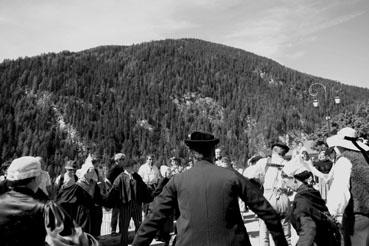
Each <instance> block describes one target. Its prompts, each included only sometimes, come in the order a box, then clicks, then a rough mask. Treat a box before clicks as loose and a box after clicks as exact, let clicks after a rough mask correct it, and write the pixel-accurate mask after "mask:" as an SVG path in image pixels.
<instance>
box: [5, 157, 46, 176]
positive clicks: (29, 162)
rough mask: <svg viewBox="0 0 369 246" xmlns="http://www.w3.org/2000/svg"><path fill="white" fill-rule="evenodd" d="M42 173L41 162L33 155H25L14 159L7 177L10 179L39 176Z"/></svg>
mask: <svg viewBox="0 0 369 246" xmlns="http://www.w3.org/2000/svg"><path fill="white" fill-rule="evenodd" d="M40 174H41V163H40V161H39V159H38V158H35V157H33V156H23V157H20V158H17V159H14V160H13V161H12V163H11V164H10V166H9V168H8V170H7V175H6V178H7V180H9V181H16V180H22V179H27V178H32V177H37V176H39V175H40Z"/></svg>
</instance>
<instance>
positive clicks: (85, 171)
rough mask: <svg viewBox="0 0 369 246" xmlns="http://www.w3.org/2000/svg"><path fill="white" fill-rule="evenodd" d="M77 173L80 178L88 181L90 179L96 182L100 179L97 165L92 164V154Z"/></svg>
mask: <svg viewBox="0 0 369 246" xmlns="http://www.w3.org/2000/svg"><path fill="white" fill-rule="evenodd" d="M76 175H77V177H78V179H80V180H83V181H87V182H88V183H89V182H90V181H95V182H97V181H98V176H97V173H96V170H95V167H94V165H93V164H92V156H91V154H89V155H88V157H87V158H86V160H85V163H83V165H82V167H81V168H80V169H78V170H77V171H76Z"/></svg>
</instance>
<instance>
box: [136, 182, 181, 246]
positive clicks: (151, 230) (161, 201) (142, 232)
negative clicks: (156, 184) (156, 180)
mask: <svg viewBox="0 0 369 246" xmlns="http://www.w3.org/2000/svg"><path fill="white" fill-rule="evenodd" d="M176 203H177V192H176V189H175V186H174V180H173V179H171V180H169V182H168V183H167V184H166V185H165V186H164V188H163V191H162V192H161V193H160V195H159V196H157V197H156V198H155V200H154V202H153V206H152V208H153V211H152V213H150V214H149V215H148V216H147V217H146V218H145V220H144V221H143V222H142V224H141V226H140V228H139V229H138V231H137V233H136V236H135V238H134V240H133V243H132V245H135V246H148V245H150V243H151V241H152V240H153V238H154V237H155V235H156V232H157V231H158V229H159V228H160V226H161V225H162V223H163V222H164V221H165V220H166V219H167V218H168V216H169V215H170V214H171V213H173V209H174V208H175V207H176Z"/></svg>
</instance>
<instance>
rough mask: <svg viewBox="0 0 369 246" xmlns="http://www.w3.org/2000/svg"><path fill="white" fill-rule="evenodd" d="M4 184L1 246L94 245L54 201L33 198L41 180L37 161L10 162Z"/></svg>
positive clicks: (0, 210) (0, 208) (26, 158)
mask: <svg viewBox="0 0 369 246" xmlns="http://www.w3.org/2000/svg"><path fill="white" fill-rule="evenodd" d="M7 181H8V185H9V190H8V191H7V192H5V193H4V194H2V195H0V245H6V246H23V245H51V246H53V245H97V241H96V240H95V239H94V238H93V237H91V236H90V235H88V234H86V233H84V232H83V231H82V229H81V228H80V227H75V223H74V222H73V220H72V219H71V218H70V217H69V215H68V214H67V213H66V212H65V211H64V210H63V209H61V208H60V207H59V206H57V205H56V204H55V203H54V202H51V201H49V202H42V201H40V200H38V199H37V198H36V197H35V196H36V191H37V190H38V187H39V185H40V181H41V163H40V161H39V159H38V158H35V157H32V156H24V157H20V158H17V159H15V160H13V161H12V163H11V164H10V166H9V168H8V170H7Z"/></svg>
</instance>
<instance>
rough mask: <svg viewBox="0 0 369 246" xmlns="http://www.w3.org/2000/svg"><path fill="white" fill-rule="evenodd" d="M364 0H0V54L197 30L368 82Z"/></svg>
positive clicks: (368, 13)
mask: <svg viewBox="0 0 369 246" xmlns="http://www.w3.org/2000/svg"><path fill="white" fill-rule="evenodd" d="M368 24H369V1H368V0H155V1H153V0H146V1H145V0H32V1H30V0H0V61H2V60H3V59H6V58H10V59H14V58H17V57H20V56H33V55H38V54H41V53H47V52H59V51H62V50H70V51H80V50H84V49H88V48H92V47H96V46H100V45H110V44H114V45H131V44H133V43H141V42H145V41H152V40H161V39H166V38H199V39H203V40H207V41H212V42H216V43H222V44H226V45H229V46H232V47H237V48H241V49H244V50H246V51H250V52H253V53H256V54H258V55H262V56H266V57H269V58H271V59H273V60H275V61H277V62H279V63H281V64H283V65H285V66H287V67H291V68H294V69H297V70H299V71H301V72H305V73H309V74H312V75H316V76H321V77H324V78H329V79H333V80H337V81H340V82H343V83H347V84H351V85H357V86H361V87H368V88H369V47H368V46H369V27H368Z"/></svg>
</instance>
